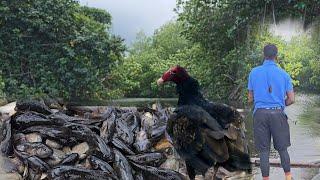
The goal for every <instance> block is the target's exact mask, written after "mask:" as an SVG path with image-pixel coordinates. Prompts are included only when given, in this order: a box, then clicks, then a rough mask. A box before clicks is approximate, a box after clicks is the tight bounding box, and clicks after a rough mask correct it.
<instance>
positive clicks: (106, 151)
mask: <svg viewBox="0 0 320 180" xmlns="http://www.w3.org/2000/svg"><path fill="white" fill-rule="evenodd" d="M94 137H95V145H96V146H97V147H98V149H99V150H100V151H101V152H102V154H103V156H104V159H108V160H111V159H113V154H112V152H111V149H110V147H109V146H108V145H107V143H106V142H105V141H104V140H103V139H102V138H101V137H100V136H98V135H96V134H95V135H94Z"/></svg>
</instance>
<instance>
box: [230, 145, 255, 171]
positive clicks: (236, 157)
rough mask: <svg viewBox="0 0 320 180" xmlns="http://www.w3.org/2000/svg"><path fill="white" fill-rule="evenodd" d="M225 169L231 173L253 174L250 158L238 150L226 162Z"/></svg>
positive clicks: (231, 153)
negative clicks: (238, 171) (241, 171)
mask: <svg viewBox="0 0 320 180" xmlns="http://www.w3.org/2000/svg"><path fill="white" fill-rule="evenodd" d="M225 168H226V169H228V170H230V171H236V170H247V171H248V172H251V171H252V165H251V161H250V156H249V155H248V154H246V153H243V152H241V151H239V150H237V152H230V154H229V159H228V161H227V162H226V167H225Z"/></svg>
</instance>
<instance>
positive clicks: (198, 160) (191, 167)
mask: <svg viewBox="0 0 320 180" xmlns="http://www.w3.org/2000/svg"><path fill="white" fill-rule="evenodd" d="M166 81H171V82H174V83H176V85H177V86H176V88H177V93H178V95H179V100H178V107H177V108H176V110H175V112H174V113H173V114H172V115H171V116H170V118H169V120H168V124H167V132H168V134H169V135H170V137H171V138H172V141H173V145H174V147H175V149H176V150H177V152H178V154H179V155H180V156H181V157H182V158H183V159H184V160H185V162H186V165H187V171H188V175H189V177H190V179H194V177H195V175H196V174H205V173H206V171H207V170H208V169H209V168H210V167H213V166H223V167H224V168H226V169H228V170H230V171H235V170H245V171H249V172H250V171H251V162H250V157H249V155H248V148H247V143H246V140H245V135H244V129H243V119H242V117H241V115H240V114H239V112H238V111H236V109H234V108H233V107H231V106H228V105H226V104H221V103H214V102H210V101H208V100H206V99H205V98H204V97H203V95H202V93H201V92H200V87H199V83H198V81H197V80H195V79H194V78H192V77H190V76H189V75H188V73H187V72H186V70H185V69H184V68H182V67H180V66H175V67H173V68H171V69H170V70H168V71H167V72H165V73H164V74H163V76H162V77H161V78H160V79H159V80H158V84H162V83H164V82H166Z"/></svg>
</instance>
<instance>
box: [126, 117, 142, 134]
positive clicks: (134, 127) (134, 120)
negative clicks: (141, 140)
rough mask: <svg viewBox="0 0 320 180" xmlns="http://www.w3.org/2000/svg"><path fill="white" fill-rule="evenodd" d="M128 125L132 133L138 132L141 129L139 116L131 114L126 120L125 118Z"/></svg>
mask: <svg viewBox="0 0 320 180" xmlns="http://www.w3.org/2000/svg"><path fill="white" fill-rule="evenodd" d="M124 120H125V122H126V123H127V126H128V128H129V129H130V131H131V132H136V131H138V130H139V128H140V119H139V118H138V116H137V114H133V113H130V114H129V115H128V116H127V117H126V118H124Z"/></svg>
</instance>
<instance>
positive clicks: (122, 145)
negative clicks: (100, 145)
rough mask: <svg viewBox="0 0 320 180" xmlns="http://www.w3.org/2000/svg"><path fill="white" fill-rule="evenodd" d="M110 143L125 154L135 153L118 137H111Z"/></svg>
mask: <svg viewBox="0 0 320 180" xmlns="http://www.w3.org/2000/svg"><path fill="white" fill-rule="evenodd" d="M112 144H113V145H114V146H115V147H117V148H118V149H119V150H121V151H122V152H124V153H125V154H130V155H133V154H135V153H134V152H133V151H132V150H131V149H130V147H128V146H127V145H126V144H125V143H124V142H122V141H121V140H120V139H118V138H117V137H115V138H113V139H112Z"/></svg>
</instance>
